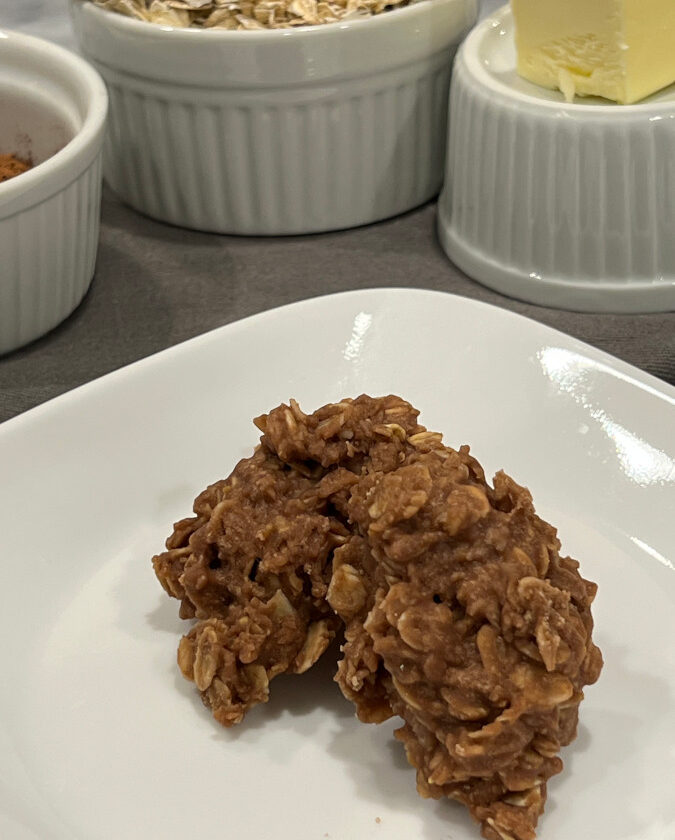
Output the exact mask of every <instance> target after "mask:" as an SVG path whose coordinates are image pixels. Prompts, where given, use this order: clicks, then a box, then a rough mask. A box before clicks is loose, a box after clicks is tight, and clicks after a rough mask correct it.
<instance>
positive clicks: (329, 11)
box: [91, 0, 419, 29]
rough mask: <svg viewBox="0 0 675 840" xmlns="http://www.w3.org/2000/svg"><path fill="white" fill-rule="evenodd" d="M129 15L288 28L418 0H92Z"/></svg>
mask: <svg viewBox="0 0 675 840" xmlns="http://www.w3.org/2000/svg"><path fill="white" fill-rule="evenodd" d="M91 1H92V2H93V3H95V4H96V5H97V6H100V7H101V8H103V9H108V10H110V11H113V12H118V13H119V14H122V15H127V16H128V17H133V18H136V19H137V20H144V21H147V22H148V23H159V24H163V25H165V26H176V27H187V26H193V27H197V28H200V29H287V28H289V27H294V26H310V25H313V24H317V23H335V22H336V21H344V20H353V19H354V18H359V17H370V16H371V15H374V14H378V13H379V12H384V11H387V10H388V9H393V8H399V7H401V6H409V5H412V4H413V3H415V2H419V0H91Z"/></svg>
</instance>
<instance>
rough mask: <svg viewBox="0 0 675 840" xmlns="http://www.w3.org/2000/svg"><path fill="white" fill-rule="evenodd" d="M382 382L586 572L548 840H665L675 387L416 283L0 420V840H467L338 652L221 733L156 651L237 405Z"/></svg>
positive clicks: (194, 350) (248, 407)
mask: <svg viewBox="0 0 675 840" xmlns="http://www.w3.org/2000/svg"><path fill="white" fill-rule="evenodd" d="M362 392H369V393H371V394H383V393H389V392H395V393H398V394H401V395H402V396H404V397H405V398H407V399H408V400H410V401H411V402H412V403H413V404H414V405H416V406H417V407H418V408H419V409H421V412H422V414H421V421H422V422H423V423H424V424H425V425H427V426H428V427H429V428H431V429H434V430H439V431H443V432H444V433H445V439H446V441H447V442H448V443H449V444H450V445H454V446H459V445H460V444H461V443H465V442H468V443H470V444H471V447H472V450H473V452H474V454H475V455H476V456H477V457H478V458H479V460H480V461H481V462H482V463H483V465H484V466H485V468H486V470H487V471H488V472H489V473H490V474H492V473H494V471H496V470H497V469H498V468H500V467H503V468H505V469H506V470H507V472H509V473H510V474H512V475H513V476H514V478H515V479H516V480H518V481H520V482H521V483H523V484H526V485H527V486H529V487H530V489H531V490H532V492H533V494H534V499H535V504H536V505H537V509H538V512H539V513H540V514H541V515H542V516H544V517H545V518H547V519H549V520H550V521H552V522H553V523H554V524H555V525H557V526H558V527H559V529H560V535H561V539H562V542H563V550H564V551H566V552H568V553H571V554H572V555H574V556H576V557H578V558H579V559H580V560H581V563H582V572H583V573H584V575H585V576H586V577H588V578H590V579H591V580H595V581H597V582H598V584H599V587H600V588H599V594H598V598H597V600H596V603H595V607H594V615H595V619H596V625H597V631H596V641H597V642H598V644H599V645H600V647H601V648H602V651H603V653H604V656H605V660H606V665H605V669H604V672H603V674H602V676H601V678H600V681H599V683H598V684H597V685H595V686H591V687H590V688H589V689H588V690H587V699H586V701H585V702H584V703H583V704H582V708H581V725H580V729H579V738H578V739H577V741H576V742H575V743H574V744H573V745H572V746H571V747H569V748H567V749H566V750H565V751H564V755H563V758H564V761H565V771H564V772H563V774H561V775H560V776H558V777H556V778H555V779H553V780H552V781H551V783H550V786H549V802H548V806H547V810H546V813H545V814H544V816H543V818H542V820H541V823H540V837H541V838H542V840H548V838H551V839H552V840H577V838H583V840H666V838H672V837H674V836H675V796H673V778H674V777H675V766H674V764H675V762H674V759H673V750H674V749H675V632H674V630H675V621H674V616H675V568H674V564H673V554H672V552H673V520H674V516H673V514H674V511H675V460H674V458H673V442H674V441H673V437H674V435H673V431H674V428H675V408H674V407H675V400H674V395H675V389H672V388H670V387H669V386H668V385H666V384H664V383H662V382H659V381H658V380H656V379H653V378H651V377H649V376H647V375H646V374H643V373H641V372H640V371H638V370H636V369H634V368H631V367H629V366H628V365H625V364H623V363H621V362H619V361H617V360H615V359H612V358H611V357H609V356H606V355H605V354H603V353H601V352H599V351H597V350H594V349H592V348H591V347H588V346H586V345H584V344H581V343H580V342H577V341H575V340H573V339H571V338H569V337H567V336H564V335H562V334H560V333H557V332H554V331H552V330H550V329H548V328H546V327H544V326H542V325H540V324H537V323H535V322H533V321H529V320H526V319H524V318H521V317H519V316H517V315H513V314H511V313H509V312H507V311H504V310H501V309H496V308H492V307H489V306H486V305H484V304H480V303H476V302H474V301H470V300H465V299H462V298H457V297H453V296H451V295H444V294H439V293H434V292H422V291H409V290H378V291H366V292H350V293H347V294H343V295H336V296H332V297H325V298H319V299H315V300H310V301H305V302H303V303H300V304H296V305H293V306H290V307H285V308H283V309H278V310H274V311H272V312H267V313H264V314H262V315H257V316H255V317H253V318H249V319H247V320H245V321H240V322H239V323H236V324H232V325H230V326H226V327H224V328H222V329H220V330H216V331H215V332H212V333H209V334H207V335H204V336H201V337H199V338H196V339H194V340H192V341H190V342H187V343H186V344H183V345H180V346H178V347H175V348H172V349H170V350H167V351H165V352H163V353H160V354H159V355H157V356H153V357H151V358H149V359H146V360H144V361H142V362H139V363H137V364H135V365H132V366H131V367H128V368H125V369H123V370H120V371H117V372H116V373H113V374H111V375H109V376H106V377H104V378H103V379H100V380H98V381H96V382H93V383H90V384H88V385H86V386H84V387H82V388H79V389H77V390H75V391H72V392H71V393H69V394H66V395H65V396H62V397H59V398H58V399H56V400H53V401H52V402H50V403H47V404H45V405H42V406H40V407H38V408H36V409H34V410H32V411H30V412H28V413H27V414H25V415H22V416H20V417H18V418H16V419H14V420H11V421H9V422H7V423H5V424H3V425H2V426H1V427H0V475H1V477H2V483H1V485H0V496H1V504H0V534H1V535H2V556H1V558H0V570H1V573H2V578H1V579H2V582H3V592H4V599H3V600H4V603H3V608H2V611H0V637H1V638H2V640H3V644H2V650H1V652H0V674H2V678H1V681H0V837H2V838H3V839H4V838H7V840H25V839H26V838H39V840H65V838H69V840H70V838H82V840H141V838H143V840H147V838H152V840H173V838H176V839H177V838H181V840H184V838H206V837H209V838H212V837H219V838H227V839H228V840H229V838H231V839H232V840H235V839H236V840H268V838H269V840H271V838H276V839H277V840H325V838H330V840H368V839H369V838H376V839H377V840H410V838H415V839H416V840H448V839H449V838H452V840H476V838H478V836H479V834H478V830H477V827H476V826H474V825H473V824H472V823H471V821H470V820H469V818H468V817H467V815H466V814H465V812H464V810H463V808H462V807H461V806H459V805H456V804H454V803H451V802H440V803H437V802H430V801H424V800H422V799H420V798H419V797H418V796H417V794H416V793H415V783H414V772H413V771H412V769H411V768H409V767H408V766H407V765H406V762H405V759H404V757H403V754H402V748H401V747H400V745H399V744H398V743H395V742H393V739H392V737H391V733H392V730H393V728H394V726H395V724H394V723H393V722H390V723H388V724H384V725H382V726H379V727H376V726H366V725H364V724H361V723H359V722H358V721H357V720H356V719H355V717H354V715H353V711H352V707H351V706H350V704H348V703H347V702H346V701H345V700H343V699H342V697H341V695H340V693H339V690H338V688H337V686H336V685H335V684H333V683H332V682H331V679H330V676H331V673H332V670H333V668H334V663H331V662H330V661H326V662H322V663H320V664H319V665H318V666H317V667H316V668H315V669H313V670H312V671H310V672H309V673H307V674H305V675H303V676H301V677H298V676H293V677H281V678H279V679H278V680H276V681H275V682H274V683H273V684H272V700H271V702H270V703H269V704H268V705H267V706H263V707H259V708H257V709H255V710H254V711H253V712H252V713H251V714H250V715H249V717H248V718H247V719H246V721H245V722H244V723H243V724H242V725H241V726H239V727H237V728H235V729H233V730H225V729H223V728H221V727H220V726H219V725H218V724H216V723H215V722H214V721H213V720H212V719H211V716H210V713H209V712H208V710H206V709H204V708H203V707H202V705H201V703H200V701H199V698H198V696H197V693H196V691H195V689H194V686H192V685H191V684H189V683H187V682H185V681H184V680H183V679H182V677H181V676H180V674H179V673H178V669H177V667H176V664H175V652H176V646H177V644H178V640H179V637H180V635H181V633H182V632H184V627H185V624H184V623H183V622H181V621H180V619H179V618H178V610H177V606H178V605H177V602H175V601H171V600H170V599H168V598H167V597H166V596H165V595H164V593H163V592H162V590H161V589H160V586H159V584H158V583H157V581H156V580H155V579H154V576H153V572H152V568H151V565H150V557H151V556H152V554H153V553H155V552H156V551H158V550H160V549H161V547H162V545H163V540H164V538H165V537H166V536H167V535H168V534H169V532H170V530H171V524H172V522H173V521H174V520H175V519H178V518H180V517H182V516H184V515H187V514H188V512H189V511H190V509H191V503H192V500H193V498H194V496H195V495H196V494H197V493H198V492H199V491H200V490H201V489H202V488H203V487H205V486H206V484H207V483H209V482H211V481H213V480H215V479H217V478H220V477H223V476H225V475H227V474H228V473H229V472H230V470H231V469H232V467H233V466H234V463H235V461H236V460H237V459H238V458H240V457H242V456H245V455H247V454H248V453H250V451H251V450H252V448H253V446H254V444H255V443H256V442H257V438H258V433H257V431H256V429H255V428H254V426H253V424H252V423H251V418H253V417H254V416H256V415H258V414H260V413H261V412H263V411H265V410H267V409H270V408H272V407H273V406H275V405H277V404H278V403H279V402H281V401H285V400H288V399H289V398H290V397H295V398H296V399H298V400H299V401H300V404H301V405H302V406H303V407H304V408H305V409H306V410H310V409H314V408H316V407H317V406H319V405H321V404H323V403H325V402H330V401H335V400H338V399H339V398H341V397H343V396H356V395H358V394H360V393H362Z"/></svg>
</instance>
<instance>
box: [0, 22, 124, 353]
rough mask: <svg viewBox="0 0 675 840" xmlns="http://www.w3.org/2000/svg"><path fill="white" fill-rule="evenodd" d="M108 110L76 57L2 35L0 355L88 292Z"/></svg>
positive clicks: (96, 81) (55, 320)
mask: <svg viewBox="0 0 675 840" xmlns="http://www.w3.org/2000/svg"><path fill="white" fill-rule="evenodd" d="M107 107H108V97H107V93H106V89H105V85H104V84H103V81H102V79H101V77H100V76H99V75H98V73H97V72H96V71H95V70H94V69H93V68H92V67H90V66H89V65H88V64H87V62H85V61H83V60H82V59H81V58H80V57H79V56H77V55H75V54H73V53H71V52H69V51H68V50H64V49H62V48H61V47H57V46H56V45H55V44H51V43H49V42H48V41H44V40H42V39H41V38H33V37H31V36H28V35H23V34H20V33H18V32H11V31H9V30H2V29H0V353H7V352H9V351H10V350H14V349H16V348H18V347H21V346H23V345H24V344H27V343H28V342H30V341H33V340H34V339H36V338H38V337H39V336H41V335H43V334H44V333H46V332H48V331H49V330H50V329H52V328H53V327H55V326H56V325H57V324H59V323H60V322H61V321H62V320H63V319H64V318H66V317H67V316H68V315H70V313H71V312H72V311H73V310H74V309H75V307H76V306H77V305H78V304H79V303H80V301H81V300H82V298H83V296H84V294H85V293H86V291H87V289H88V288H89V284H90V283H91V279H92V276H93V274H94V265H95V262H96V252H97V247H98V231H99V213H100V205H101V160H102V149H103V137H104V132H105V121H106V114H107Z"/></svg>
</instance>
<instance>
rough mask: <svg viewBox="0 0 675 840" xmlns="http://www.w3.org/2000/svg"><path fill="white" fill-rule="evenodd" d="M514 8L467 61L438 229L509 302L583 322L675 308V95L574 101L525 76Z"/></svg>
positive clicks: (457, 95)
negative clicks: (578, 313) (606, 314)
mask: <svg viewBox="0 0 675 840" xmlns="http://www.w3.org/2000/svg"><path fill="white" fill-rule="evenodd" d="M515 58H516V54H515V46H514V41H513V19H512V15H511V12H510V10H509V9H508V7H505V8H503V9H501V10H500V11H499V12H497V13H496V15H495V16H494V17H492V18H488V19H486V20H485V21H483V22H482V23H481V24H479V25H478V26H477V27H476V28H475V29H474V30H473V32H472V33H471V34H470V35H469V36H468V37H467V39H466V41H465V43H464V44H463V46H462V48H461V49H460V51H459V52H458V54H457V58H456V61H455V70H454V75H453V82H452V89H451V106H450V107H451V123H450V127H449V141H448V158H447V163H446V181H445V185H444V188H443V192H442V194H441V197H440V201H439V212H438V224H439V234H440V238H441V242H442V244H443V247H444V248H445V250H446V252H447V254H448V256H449V257H450V259H451V260H452V261H453V262H454V263H455V264H456V265H458V266H459V267H460V268H461V269H462V270H464V271H465V272H466V273H467V274H468V275H469V276H471V277H473V278H475V279H476V280H478V281H480V282H481V283H483V284H485V285H487V286H490V287H492V288H494V289H497V290H498V291H500V292H503V293H504V294H507V295H510V296H513V297H517V298H521V299H523V300H527V301H531V302H534V303H538V304H543V305H547V306H554V307H558V308H564V309H576V310H582V311H596V312H603V311H614V312H650V311H660V310H670V309H675V89H669V90H666V91H664V92H662V93H661V94H659V95H657V96H655V97H652V98H651V99H650V100H648V101H646V102H644V103H641V104H638V105H632V106H618V105H613V104H611V103H608V102H605V101H604V100H599V99H593V100H579V99H577V100H576V101H575V102H574V103H573V104H568V103H566V102H565V101H564V99H563V97H562V95H561V94H559V93H558V92H554V91H546V90H543V89H540V88H538V87H536V86H534V85H532V84H530V83H529V82H526V81H524V80H523V79H521V78H520V77H519V76H518V75H517V73H516V69H515Z"/></svg>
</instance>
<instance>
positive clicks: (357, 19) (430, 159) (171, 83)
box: [70, 0, 478, 235]
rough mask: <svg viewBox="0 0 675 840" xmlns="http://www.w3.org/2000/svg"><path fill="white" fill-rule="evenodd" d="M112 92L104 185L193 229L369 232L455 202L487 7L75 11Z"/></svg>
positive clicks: (161, 3) (109, 1)
mask: <svg viewBox="0 0 675 840" xmlns="http://www.w3.org/2000/svg"><path fill="white" fill-rule="evenodd" d="M70 3H71V12H72V18H73V23H74V28H75V32H76V35H77V38H78V41H79V43H80V46H81V49H82V52H83V53H84V55H85V56H86V57H87V58H88V59H89V60H90V61H91V62H92V63H93V64H94V65H95V66H96V67H97V68H98V70H99V71H100V73H101V75H102V76H103V78H104V79H105V82H106V84H107V87H108V92H109V96H110V129H109V132H108V137H107V140H106V146H105V152H104V174H105V177H106V179H107V181H108V182H109V184H110V186H111V187H112V189H113V190H114V191H115V192H116V193H117V194H118V196H119V197H120V198H121V199H122V200H123V201H125V202H126V203H127V204H129V205H131V206H132V207H133V208H135V209H136V210H138V211H140V212H142V213H145V214H146V215H148V216H151V217H153V218H155V219H158V220H160V221H163V222H168V223H171V224H174V225H179V226H181V227H188V228H193V229H197V230H204V231H213V232H218V233H231V234H251V235H256V234H257V235H280V234H301V233H312V232H318V231H326V230H337V229H341V228H349V227H355V226H357V225H363V224H368V223H370V222H374V221H377V220H379V219H384V218H387V217H390V216H394V215H397V214H399V213H402V212H405V211H406V210H409V209H411V208H413V207H415V206H418V205H420V204H422V203H424V202H425V201H427V200H429V199H430V198H432V197H433V196H434V195H435V194H436V193H437V192H438V190H439V189H440V185H441V181H442V178H443V167H444V156H445V148H444V147H445V142H444V137H445V131H446V122H447V107H448V106H447V102H448V89H449V83H450V74H451V65H452V60H453V57H454V53H455V50H456V48H457V45H458V44H459V43H460V41H461V40H462V38H463V37H464V35H465V34H466V32H467V31H468V29H469V28H470V27H471V25H472V24H473V23H474V21H475V19H476V16H477V6H478V3H477V0H419V2H414V0H413V2H411V0H70Z"/></svg>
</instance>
